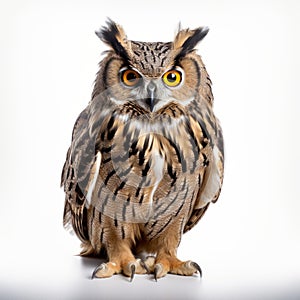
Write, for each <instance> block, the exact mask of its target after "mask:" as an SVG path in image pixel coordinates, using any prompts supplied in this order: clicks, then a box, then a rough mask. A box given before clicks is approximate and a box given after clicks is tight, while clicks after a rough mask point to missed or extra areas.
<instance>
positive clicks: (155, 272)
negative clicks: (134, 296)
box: [153, 266, 158, 282]
mask: <svg viewBox="0 0 300 300" xmlns="http://www.w3.org/2000/svg"><path fill="white" fill-rule="evenodd" d="M157 272H158V268H157V266H155V268H154V271H153V275H154V279H155V281H156V282H157Z"/></svg>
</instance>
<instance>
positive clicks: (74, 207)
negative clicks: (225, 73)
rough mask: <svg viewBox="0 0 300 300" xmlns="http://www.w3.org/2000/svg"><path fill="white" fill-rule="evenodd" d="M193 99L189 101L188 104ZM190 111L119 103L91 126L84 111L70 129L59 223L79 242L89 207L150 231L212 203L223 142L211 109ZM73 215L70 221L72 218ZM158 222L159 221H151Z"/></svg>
mask: <svg viewBox="0 0 300 300" xmlns="http://www.w3.org/2000/svg"><path fill="white" fill-rule="evenodd" d="M194 102H195V101H194ZM194 102H192V103H191V105H190V107H189V111H187V108H183V107H181V106H180V105H176V104H174V105H169V106H168V107H167V108H163V109H161V110H160V111H159V112H158V113H156V114H154V115H149V114H145V113H144V112H143V111H137V110H134V109H129V106H130V105H131V104H130V103H128V107H126V106H123V107H122V109H116V110H115V111H113V112H112V113H111V114H110V115H106V116H102V120H101V122H99V123H98V124H99V127H98V129H97V130H95V128H93V130H91V128H89V126H88V122H89V120H88V119H89V118H93V116H92V115H88V114H87V112H83V113H82V114H81V118H79V120H78V121H77V122H76V124H75V127H74V132H73V142H72V145H71V147H70V149H69V152H68V156H67V161H66V164H65V167H64V171H63V175H62V184H64V187H65V191H66V207H65V224H68V223H70V222H71V220H72V225H73V228H74V229H75V231H76V233H77V231H79V236H80V237H81V239H82V240H84V239H86V236H87V232H86V228H84V222H79V220H80V219H81V221H82V219H83V218H84V217H85V213H86V212H85V210H86V209H88V208H89V207H90V205H92V206H93V207H95V208H96V209H97V210H99V211H100V212H101V213H102V214H105V215H107V216H110V217H112V218H113V219H115V220H122V221H124V222H132V223H146V225H147V224H149V225H148V226H149V228H150V229H149V230H150V233H149V236H150V237H151V236H155V235H157V234H159V233H160V231H162V229H163V228H164V227H165V226H166V225H167V224H169V222H171V220H172V218H174V217H176V216H177V215H179V214H182V213H183V212H185V213H184V214H183V215H184V218H183V220H182V222H183V223H184V226H183V230H184V231H187V230H189V229H190V228H192V227H193V226H194V225H195V224H196V223H197V221H198V220H199V219H200V218H201V216H202V214H203V213H204V211H205V210H206V208H207V206H208V204H209V203H210V202H212V201H216V200H217V198H218V196H219V193H220V188H221V184H222V179H223V140H222V133H221V129H220V127H219V125H218V121H217V120H216V118H215V117H214V115H213V113H212V111H211V110H210V109H209V107H208V106H207V107H205V108H202V109H200V108H199V106H198V105H197V103H196V102H195V103H194ZM71 215H73V218H71ZM160 220H164V225H163V226H157V227H156V226H155V224H156V223H157V222H159V221H160Z"/></svg>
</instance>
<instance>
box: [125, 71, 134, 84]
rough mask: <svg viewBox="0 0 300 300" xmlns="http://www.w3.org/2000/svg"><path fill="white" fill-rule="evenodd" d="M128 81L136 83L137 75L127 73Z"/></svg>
mask: <svg viewBox="0 0 300 300" xmlns="http://www.w3.org/2000/svg"><path fill="white" fill-rule="evenodd" d="M126 79H127V80H128V81H130V82H134V81H136V79H137V76H136V74H135V73H134V72H128V73H127V78H126Z"/></svg>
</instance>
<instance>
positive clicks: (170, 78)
mask: <svg viewBox="0 0 300 300" xmlns="http://www.w3.org/2000/svg"><path fill="white" fill-rule="evenodd" d="M167 79H168V81H169V82H175V81H176V74H175V73H169V74H168V76H167Z"/></svg>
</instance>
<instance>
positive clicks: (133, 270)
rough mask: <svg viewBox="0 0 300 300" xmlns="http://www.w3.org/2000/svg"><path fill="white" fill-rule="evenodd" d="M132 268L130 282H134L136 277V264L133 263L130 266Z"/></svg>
mask: <svg viewBox="0 0 300 300" xmlns="http://www.w3.org/2000/svg"><path fill="white" fill-rule="evenodd" d="M130 270H131V275H130V282H132V280H133V277H134V274H135V265H134V264H132V265H131V266H130Z"/></svg>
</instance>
